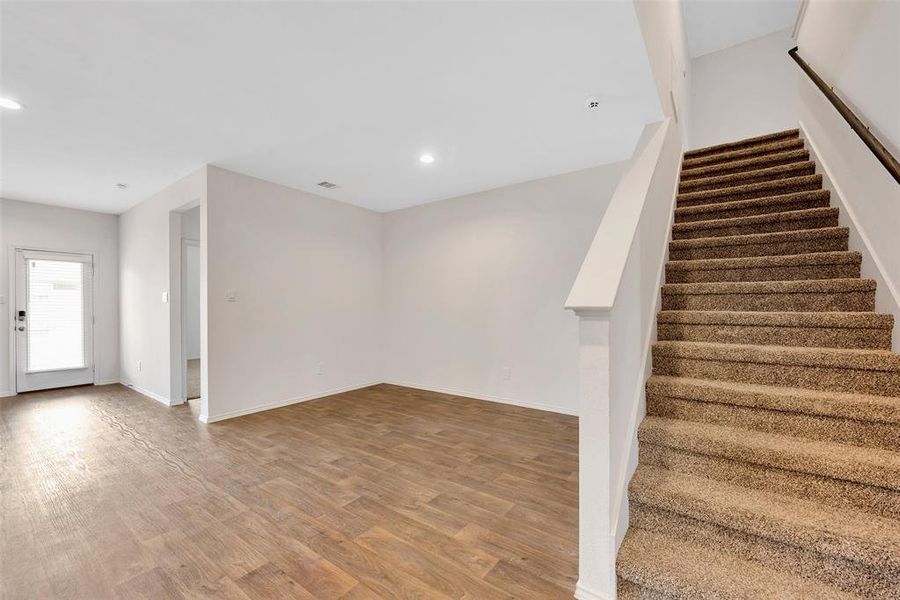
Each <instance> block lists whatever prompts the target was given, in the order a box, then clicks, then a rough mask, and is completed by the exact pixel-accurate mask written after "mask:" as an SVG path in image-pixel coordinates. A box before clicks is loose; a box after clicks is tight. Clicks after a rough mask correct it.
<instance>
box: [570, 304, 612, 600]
mask: <svg viewBox="0 0 900 600" xmlns="http://www.w3.org/2000/svg"><path fill="white" fill-rule="evenodd" d="M575 313H576V314H577V315H578V318H579V354H580V358H579V372H580V374H579V377H580V391H579V396H580V398H579V406H578V419H579V420H578V440H579V441H578V461H579V464H578V477H579V488H578V489H579V492H578V495H579V508H578V510H579V517H578V518H579V538H578V557H579V558H578V586H577V588H576V591H575V597H576V598H578V600H612V599H613V598H615V597H616V596H615V594H616V572H615V561H616V544H615V539H614V537H613V535H612V531H613V527H612V522H611V514H612V506H611V502H612V497H611V494H610V435H609V432H610V412H609V410H610V404H609V400H610V355H609V333H610V314H609V311H608V310H585V309H580V310H576V311H575Z"/></svg>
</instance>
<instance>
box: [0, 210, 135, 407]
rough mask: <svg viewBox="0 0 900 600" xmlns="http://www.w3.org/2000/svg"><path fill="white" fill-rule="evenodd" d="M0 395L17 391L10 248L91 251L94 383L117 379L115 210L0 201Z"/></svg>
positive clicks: (116, 249) (117, 261)
mask: <svg viewBox="0 0 900 600" xmlns="http://www.w3.org/2000/svg"><path fill="white" fill-rule="evenodd" d="M0 212H2V225H0V231H2V233H0V265H2V267H0V268H2V276H0V296H3V297H4V298H6V300H7V302H6V304H0V365H2V368H0V395H4V394H8V393H13V392H14V391H15V389H14V388H15V375H14V371H13V367H12V364H13V361H14V357H13V352H14V351H13V348H12V345H11V344H12V340H11V339H10V337H11V336H10V335H9V333H10V331H11V329H12V326H11V322H10V319H11V311H12V310H13V308H14V307H13V302H12V301H11V296H12V293H11V290H10V268H11V262H10V260H11V259H10V249H11V248H16V247H18V248H33V249H39V250H59V251H66V252H86V253H91V254H93V255H94V263H95V270H94V316H95V318H96V322H95V324H94V368H95V380H96V381H97V383H113V382H116V381H118V380H119V308H118V306H119V304H118V303H119V300H118V294H119V271H118V265H119V254H118V243H119V239H118V237H119V233H118V231H119V219H118V217H117V216H116V215H109V214H102V213H95V212H89V211H84V210H73V209H69V208H60V207H56V206H47V205H44V204H34V203H30V202H16V201H13V200H3V201H2V204H0Z"/></svg>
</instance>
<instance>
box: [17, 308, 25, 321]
mask: <svg viewBox="0 0 900 600" xmlns="http://www.w3.org/2000/svg"><path fill="white" fill-rule="evenodd" d="M17 318H18V320H19V321H24V320H25V311H24V310H20V311H19V312H18V317H17Z"/></svg>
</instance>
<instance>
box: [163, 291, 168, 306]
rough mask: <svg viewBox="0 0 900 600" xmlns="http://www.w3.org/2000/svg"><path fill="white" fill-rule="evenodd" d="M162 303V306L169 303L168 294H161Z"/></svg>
mask: <svg viewBox="0 0 900 600" xmlns="http://www.w3.org/2000/svg"><path fill="white" fill-rule="evenodd" d="M162 301H163V304H168V302H169V292H163V293H162Z"/></svg>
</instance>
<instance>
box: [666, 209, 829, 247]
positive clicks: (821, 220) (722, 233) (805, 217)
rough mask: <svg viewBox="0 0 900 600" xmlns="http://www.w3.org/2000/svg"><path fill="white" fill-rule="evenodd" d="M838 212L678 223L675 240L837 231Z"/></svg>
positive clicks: (805, 211)
mask: <svg viewBox="0 0 900 600" xmlns="http://www.w3.org/2000/svg"><path fill="white" fill-rule="evenodd" d="M838 212H839V211H838V209H836V208H810V209H806V210H795V211H790V212H781V213H771V214H766V215H756V216H752V217H738V218H735V219H719V220H711V221H696V222H693V223H676V224H675V225H674V226H673V227H672V239H673V240H691V239H699V238H712V237H733V236H740V235H748V234H760V233H777V232H785V231H795V230H798V229H821V228H826V227H827V228H834V227H837V224H838Z"/></svg>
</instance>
